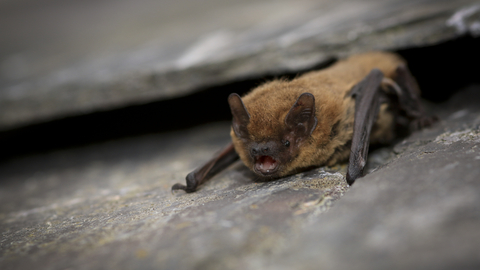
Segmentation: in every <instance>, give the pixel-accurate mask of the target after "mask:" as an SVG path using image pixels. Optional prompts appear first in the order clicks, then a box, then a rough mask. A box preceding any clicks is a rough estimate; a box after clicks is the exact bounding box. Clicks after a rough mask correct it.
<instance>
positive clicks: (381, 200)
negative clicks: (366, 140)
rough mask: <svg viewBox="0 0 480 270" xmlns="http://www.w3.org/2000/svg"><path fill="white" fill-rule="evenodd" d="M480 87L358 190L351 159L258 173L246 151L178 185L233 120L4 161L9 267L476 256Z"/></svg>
mask: <svg viewBox="0 0 480 270" xmlns="http://www.w3.org/2000/svg"><path fill="white" fill-rule="evenodd" d="M479 91H480V86H479V85H476V86H471V87H469V88H467V89H465V91H462V92H460V93H459V94H457V95H456V96H454V97H453V98H452V99H451V100H450V101H449V102H448V103H447V104H441V105H439V106H437V107H434V111H435V112H436V114H437V115H438V116H439V117H440V119H441V121H440V122H439V123H438V124H437V125H435V126H434V127H432V128H429V129H425V130H423V131H421V132H417V133H414V134H412V136H410V137H408V138H406V139H405V140H404V141H402V142H400V143H398V144H397V145H395V147H393V148H392V150H390V151H388V149H387V153H386V154H385V153H382V154H380V156H382V157H383V162H384V163H385V161H386V163H385V164H384V165H382V166H381V167H379V168H377V169H376V170H374V171H373V172H372V173H370V174H368V175H367V176H366V177H364V178H362V179H359V180H358V181H357V182H356V183H355V185H353V186H352V187H351V188H349V189H348V190H347V188H348V187H347V185H346V184H345V180H344V176H343V173H344V169H345V168H344V166H340V167H338V168H319V169H316V170H313V171H311V172H305V173H302V174H299V175H295V176H292V177H288V178H285V179H280V180H278V181H272V182H259V181H257V180H255V177H254V176H252V173H250V172H249V171H248V170H247V169H246V168H245V167H244V166H243V165H242V164H240V163H236V164H234V165H232V167H230V168H229V169H227V170H225V171H223V172H222V173H221V174H219V175H218V177H215V178H214V179H212V180H211V181H210V182H208V183H207V184H205V185H203V186H202V187H201V189H200V190H199V191H198V192H196V193H191V194H185V193H178V194H175V195H172V194H171V193H170V187H171V185H172V184H174V183H176V182H180V181H183V179H184V176H185V175H186V173H187V172H188V171H189V170H191V169H192V168H193V167H195V166H198V165H199V164H201V163H202V162H204V161H205V159H206V158H208V157H209V156H211V155H212V154H213V153H214V152H215V150H216V149H218V148H220V147H221V146H222V145H224V144H226V143H227V142H228V140H229V138H228V128H229V124H228V123H218V124H212V125H209V126H204V127H198V128H195V129H191V130H186V131H182V132H171V133H165V134H157V135H148V136H143V137H138V138H131V139H124V140H118V141H113V142H107V143H103V144H99V145H91V146H88V147H84V148H78V149H70V150H62V151H57V152H55V153H50V154H45V155H39V156H31V157H25V158H22V159H18V160H14V161H10V162H9V163H4V164H0V179H1V182H0V185H1V188H0V232H1V234H2V235H1V240H0V269H32V268H35V269H38V268H45V269H67V268H73V269H319V268H321V269H452V268H453V269H477V268H478V267H479V266H480V256H479V255H480V254H479V250H480V232H479V230H478V228H479V227H480V166H479V165H480V150H479V141H480V105H479V104H480V98H479V96H478V92H479ZM370 159H373V160H375V159H377V160H378V159H382V158H379V157H378V156H377V157H376V155H371V156H370ZM338 170H339V171H340V172H337V171H338Z"/></svg>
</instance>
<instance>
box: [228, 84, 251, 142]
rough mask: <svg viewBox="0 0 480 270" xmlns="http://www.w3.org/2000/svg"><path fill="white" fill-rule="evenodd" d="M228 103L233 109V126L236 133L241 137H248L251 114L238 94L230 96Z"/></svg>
mask: <svg viewBox="0 0 480 270" xmlns="http://www.w3.org/2000/svg"><path fill="white" fill-rule="evenodd" d="M228 104H230V110H231V111H232V115H233V121H232V126H233V130H234V131H235V134H236V135H237V136H238V137H240V138H246V137H248V130H247V125H248V123H249V122H250V114H248V111H247V108H245V105H244V104H243V102H242V99H241V98H240V96H239V95H238V94H235V93H232V94H230V96H228Z"/></svg>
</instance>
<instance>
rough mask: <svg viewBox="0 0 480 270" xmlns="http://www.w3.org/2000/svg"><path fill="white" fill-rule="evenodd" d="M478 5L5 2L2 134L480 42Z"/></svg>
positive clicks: (0, 58)
mask: <svg viewBox="0 0 480 270" xmlns="http://www.w3.org/2000/svg"><path fill="white" fill-rule="evenodd" d="M479 16H480V4H479V3H478V1H473V0H457V1H442V0H423V1H416V0H409V1H405V0H389V1H385V0H368V1H361V2H359V1H354V0H341V1H339V0H335V1H327V0H324V1H318V2H312V1H307V0H302V1H298V0H295V1H293V0H291V1H290V0H285V1H242V2H238V1H219V0H208V1H201V2H194V3H192V2H191V1H185V0H184V1H152V0H143V1H140V2H139V1H121V2H118V1H101V2H98V1H89V2H85V1H68V2H64V1H61V3H60V2H58V1H45V0H43V1H40V2H39V1H27V0H26V1H3V2H2V3H0V31H1V32H2V37H3V40H2V43H1V44H0V130H9V129H12V128H15V127H21V126H25V125H28V124H32V123H39V122H44V121H48V120H52V119H59V118H63V117H66V116H74V115H81V114H86V113H91V112H95V111H102V110H110V109H115V108H120V107H125V106H128V105H132V104H143V103H148V102H152V101H157V100H163V99H170V98H175V97H180V96H183V95H186V94H189V93H192V92H194V91H198V90H200V89H203V88H205V87H210V86H215V85H221V84H223V83H226V82H231V81H236V80H242V79H245V78H249V77H256V78H258V77H259V76H263V75H266V74H279V73H282V72H286V71H290V72H291V71H298V70H301V69H306V68H310V67H312V66H315V65H318V64H320V63H323V62H325V61H327V60H329V59H331V58H332V57H342V56H345V55H348V54H351V53H355V52H360V51H366V50H372V49H387V50H389V49H400V48H406V47H415V46H424V45H429V44H434V43H438V42H440V41H444V40H448V39H452V38H455V37H458V36H462V35H466V34H471V35H474V36H478V35H479V34H480V19H479Z"/></svg>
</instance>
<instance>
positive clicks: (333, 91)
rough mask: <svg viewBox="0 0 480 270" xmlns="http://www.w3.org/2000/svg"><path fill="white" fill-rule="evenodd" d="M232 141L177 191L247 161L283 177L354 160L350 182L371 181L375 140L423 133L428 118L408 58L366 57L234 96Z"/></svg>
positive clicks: (259, 171) (231, 101)
mask: <svg viewBox="0 0 480 270" xmlns="http://www.w3.org/2000/svg"><path fill="white" fill-rule="evenodd" d="M228 103H229V104H230V109H231V111H232V115H233V121H232V129H231V132H230V134H231V137H232V144H230V145H228V146H227V147H226V148H225V149H224V150H223V151H221V152H220V153H219V154H217V155H216V156H215V157H213V159H211V160H210V161H209V162H207V163H206V164H205V165H203V166H201V167H200V168H198V169H196V170H194V171H193V172H191V173H190V174H188V175H187V177H186V182H187V185H186V186H185V185H181V184H175V185H174V186H173V187H172V191H173V190H178V189H182V190H185V191H186V192H193V191H195V190H196V189H197V187H198V185H200V184H202V183H204V182H205V181H206V180H208V179H209V178H211V177H212V176H213V175H215V174H216V173H218V172H219V171H220V170H222V169H224V168H226V167H227V166H228V165H230V164H231V163H233V162H234V161H236V160H237V159H238V157H240V159H241V160H242V161H243V163H245V165H246V166H247V167H248V168H250V169H251V170H252V171H253V172H255V173H256V174H257V175H258V176H260V177H262V178H268V179H275V178H280V177H284V176H287V175H291V174H295V173H297V172H300V171H304V170H306V169H309V168H312V167H318V166H323V165H328V166H331V165H334V164H336V163H339V162H342V161H345V160H347V159H348V158H349V164H348V168H347V176H346V178H347V182H348V184H350V185H351V184H353V182H354V181H355V179H357V178H358V177H362V176H363V169H364V167H365V164H366V160H367V155H368V147H369V144H370V143H388V142H391V141H392V140H393V139H394V138H395V134H396V130H397V128H398V127H402V128H404V127H405V126H408V125H409V126H410V129H418V128H421V127H424V126H428V125H430V124H432V123H433V122H434V121H435V118H434V117H426V116H425V113H424V111H423V108H422V106H421V103H420V90H419V88H418V85H417V83H416V81H415V78H414V77H413V76H412V75H411V73H410V72H409V70H408V68H407V66H406V63H405V61H404V60H403V59H402V58H401V57H400V56H398V55H396V54H393V53H387V52H371V53H365V54H359V55H355V56H352V57H350V58H347V59H345V60H341V61H338V62H337V63H335V64H334V65H332V66H331V67H329V68H327V69H324V70H320V71H313V72H309V73H306V74H304V75H303V76H300V77H298V78H296V79H294V80H291V81H286V80H274V81H271V82H268V83H265V84H263V85H261V86H259V87H257V88H255V89H254V90H252V91H251V92H250V93H248V94H247V95H245V96H244V97H243V101H242V98H240V96H239V95H237V94H231V95H230V96H229V98H228Z"/></svg>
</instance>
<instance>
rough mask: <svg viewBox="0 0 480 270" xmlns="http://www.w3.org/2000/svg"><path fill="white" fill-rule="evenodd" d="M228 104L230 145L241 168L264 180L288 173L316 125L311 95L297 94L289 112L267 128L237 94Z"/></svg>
mask: <svg viewBox="0 0 480 270" xmlns="http://www.w3.org/2000/svg"><path fill="white" fill-rule="evenodd" d="M228 103H229V104H230V109H231V111H232V115H233V121H232V129H233V132H232V137H233V143H234V145H235V149H236V151H237V153H238V154H239V156H240V158H241V159H242V161H243V162H244V163H245V165H247V166H248V167H249V168H250V169H252V170H253V171H254V172H255V173H256V174H257V175H259V176H261V177H265V178H278V177H282V176H285V175H287V174H290V173H292V166H291V164H292V163H294V162H295V159H296V158H297V156H298V155H299V152H300V151H301V146H302V145H303V144H304V142H305V141H307V139H308V138H309V137H310V136H311V134H312V132H313V130H314V129H315V127H316V126H317V118H316V117H315V98H314V97H313V95H312V94H310V93H303V94H301V95H300V97H298V99H297V100H296V102H295V103H293V104H292V105H288V106H291V107H290V108H289V110H288V109H287V110H286V111H285V113H283V114H282V113H280V115H282V117H281V118H282V119H276V121H277V122H278V123H273V124H270V125H268V124H266V122H265V120H263V121H264V122H262V121H260V120H257V119H264V117H263V118H262V117H259V116H257V117H251V116H250V114H249V113H248V111H247V108H246V107H245V105H244V103H243V101H242V99H241V98H240V96H239V95H237V94H231V95H230V96H229V98H228ZM260 106H261V104H260ZM287 111H288V112H287ZM265 113H266V114H268V113H267V112H265ZM283 115H285V117H283ZM271 122H272V121H268V123H271Z"/></svg>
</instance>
